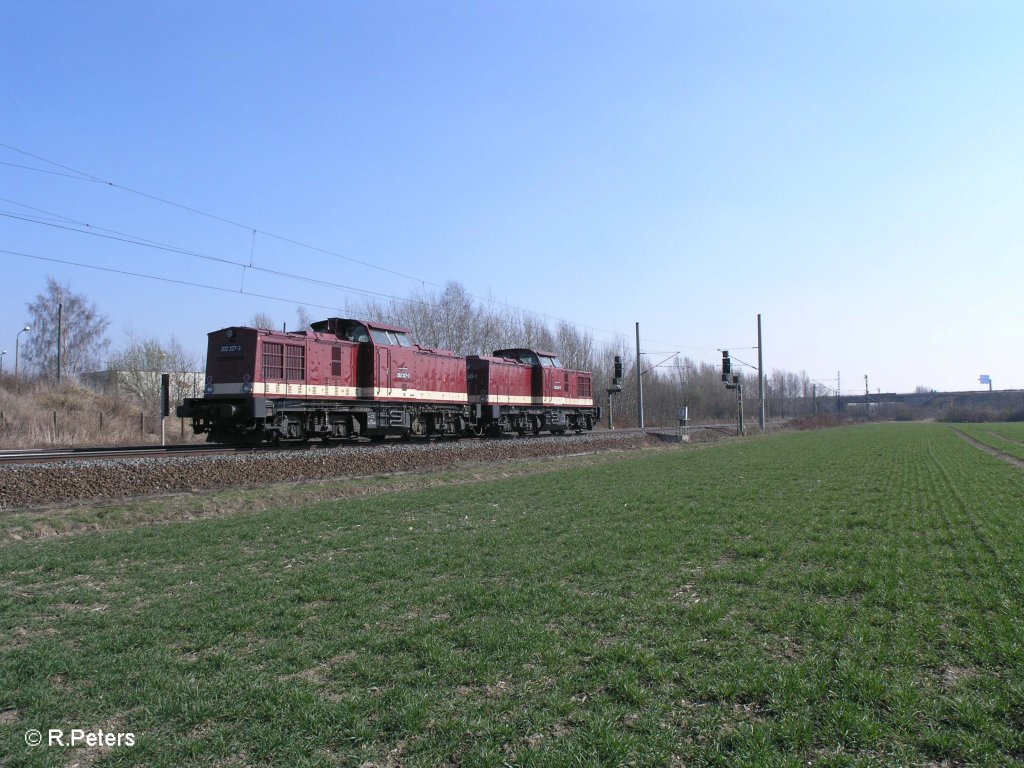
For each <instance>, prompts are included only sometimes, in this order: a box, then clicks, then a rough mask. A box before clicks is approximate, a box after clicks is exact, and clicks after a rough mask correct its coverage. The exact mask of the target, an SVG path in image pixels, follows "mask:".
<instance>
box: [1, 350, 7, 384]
mask: <svg viewBox="0 0 1024 768" xmlns="http://www.w3.org/2000/svg"><path fill="white" fill-rule="evenodd" d="M6 354H7V350H6V349H5V350H4V351H3V352H0V378H2V377H3V375H4V355H6Z"/></svg>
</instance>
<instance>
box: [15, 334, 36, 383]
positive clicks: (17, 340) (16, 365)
mask: <svg viewBox="0 0 1024 768" xmlns="http://www.w3.org/2000/svg"><path fill="white" fill-rule="evenodd" d="M31 330H32V326H31V325H26V326H25V327H24V328H22V329H21V330H20V331H18V335H17V337H15V339H14V380H15V381H17V380H18V348H19V347H20V346H21V334H23V333H25V331H31Z"/></svg>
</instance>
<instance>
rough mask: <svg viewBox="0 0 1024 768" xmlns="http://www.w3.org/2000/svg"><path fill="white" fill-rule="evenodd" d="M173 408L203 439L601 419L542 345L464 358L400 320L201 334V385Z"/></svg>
mask: <svg viewBox="0 0 1024 768" xmlns="http://www.w3.org/2000/svg"><path fill="white" fill-rule="evenodd" d="M177 415H178V416H180V417H183V418H189V419H191V420H192V428H193V430H194V431H195V432H196V433H197V434H203V433H205V434H206V435H207V439H208V441H210V442H227V443H259V442H263V441H277V440H309V439H314V438H320V439H324V440H330V439H334V438H338V439H342V438H356V437H369V438H372V439H383V438H385V437H386V436H388V435H396V436H402V437H408V436H427V435H451V436H463V435H477V436H480V435H484V434H492V435H500V434H515V433H518V434H523V433H526V432H531V433H534V434H536V433H539V432H545V431H546V432H553V433H563V432H566V431H582V430H585V429H592V428H593V427H594V425H595V424H596V423H597V422H598V421H599V419H600V408H598V407H595V405H594V399H593V384H592V376H591V374H590V373H589V372H586V371H574V370H569V369H567V368H564V367H563V366H562V364H561V362H560V361H559V359H558V357H557V356H556V355H555V354H553V353H550V352H541V351H537V350H531V349H525V348H524V349H518V348H516V349H505V350H498V351H496V352H495V353H494V354H493V355H491V356H478V355H471V356H469V357H463V356H460V355H456V354H455V353H453V352H450V351H448V350H443V349H430V348H426V347H421V346H419V345H417V344H414V343H413V341H412V340H411V339H410V338H409V331H408V329H406V328H400V327H397V326H391V325H385V324H383V323H377V322H372V321H366V320H353V319H342V318H329V319H327V320H322V321H320V322H317V323H313V324H312V326H311V330H310V331H302V332H298V333H284V332H277V331H268V330H260V329H256V328H247V327H232V328H225V329H222V330H219V331H214V332H213V333H211V334H209V345H208V349H207V363H206V389H205V393H204V396H203V397H202V398H191V399H187V400H185V401H184V403H183V404H182V405H181V406H179V408H178V410H177Z"/></svg>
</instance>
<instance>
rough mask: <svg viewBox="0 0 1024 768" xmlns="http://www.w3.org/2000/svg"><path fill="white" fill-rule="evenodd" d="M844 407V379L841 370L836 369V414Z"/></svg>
mask: <svg viewBox="0 0 1024 768" xmlns="http://www.w3.org/2000/svg"><path fill="white" fill-rule="evenodd" d="M842 408H843V380H842V378H841V377H840V373H839V371H836V416H838V415H839V411H841V410H842Z"/></svg>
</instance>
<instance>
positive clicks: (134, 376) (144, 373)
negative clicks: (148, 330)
mask: <svg viewBox="0 0 1024 768" xmlns="http://www.w3.org/2000/svg"><path fill="white" fill-rule="evenodd" d="M109 367H110V369H111V372H112V374H113V375H114V376H115V377H116V385H117V387H118V388H119V389H121V390H122V391H124V392H126V393H128V394H129V395H131V396H132V397H134V398H135V399H137V400H138V401H139V402H140V403H142V404H144V405H147V406H150V407H156V405H157V404H158V403H159V402H160V374H162V373H169V374H170V375H171V392H172V395H173V396H174V397H175V398H177V397H181V396H185V395H192V394H193V392H192V390H193V389H195V386H196V382H195V376H196V372H197V371H198V370H199V360H198V358H197V356H196V355H195V353H193V352H190V351H189V350H187V349H185V348H184V347H183V346H182V345H181V344H180V343H179V342H178V340H177V339H176V338H174V337H173V336H172V337H171V340H170V341H169V342H166V343H165V342H162V341H160V340H159V339H156V338H148V339H137V338H135V337H134V336H129V342H128V345H127V346H126V347H125V348H124V349H123V350H121V351H120V352H118V353H117V354H116V355H114V356H113V357H112V358H111V359H110V366H109Z"/></svg>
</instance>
